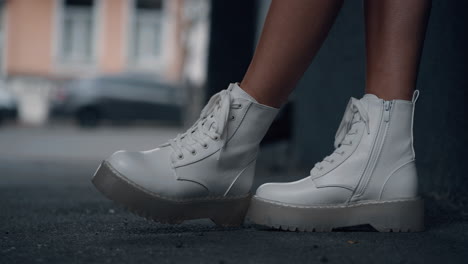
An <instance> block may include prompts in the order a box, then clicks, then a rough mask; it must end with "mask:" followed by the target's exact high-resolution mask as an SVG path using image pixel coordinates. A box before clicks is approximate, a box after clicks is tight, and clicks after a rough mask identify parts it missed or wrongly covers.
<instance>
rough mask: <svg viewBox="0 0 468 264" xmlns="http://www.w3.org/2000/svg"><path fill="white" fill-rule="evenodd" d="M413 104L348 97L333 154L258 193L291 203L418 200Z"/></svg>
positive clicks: (367, 97) (267, 197)
mask: <svg viewBox="0 0 468 264" xmlns="http://www.w3.org/2000/svg"><path fill="white" fill-rule="evenodd" d="M415 94H416V95H417V92H416V93H415ZM415 101H416V98H414V99H413V101H404V100H393V101H384V100H382V99H379V98H378V97H376V96H375V95H372V94H366V95H365V96H364V97H363V98H362V99H360V100H359V101H358V100H356V99H354V98H352V99H351V100H350V103H349V104H348V107H347V109H346V112H345V115H344V117H343V121H342V123H341V124H340V128H339V130H338V132H337V134H336V141H335V147H336V149H335V151H334V152H333V153H332V154H331V155H329V156H327V157H326V158H325V159H324V160H323V161H322V162H319V163H317V164H316V165H315V166H314V168H313V169H312V170H311V172H310V176H308V177H306V178H304V179H302V180H300V181H296V182H291V183H267V184H264V185H262V186H260V188H259V189H258V190H257V194H256V195H257V196H259V197H261V198H263V199H268V200H273V201H277V202H282V203H289V204H294V205H323V204H348V203H354V202H362V201H375V200H393V199H404V198H413V197H415V196H417V173H416V167H415V164H414V158H415V157H414V151H413V142H412V123H413V109H414V104H415Z"/></svg>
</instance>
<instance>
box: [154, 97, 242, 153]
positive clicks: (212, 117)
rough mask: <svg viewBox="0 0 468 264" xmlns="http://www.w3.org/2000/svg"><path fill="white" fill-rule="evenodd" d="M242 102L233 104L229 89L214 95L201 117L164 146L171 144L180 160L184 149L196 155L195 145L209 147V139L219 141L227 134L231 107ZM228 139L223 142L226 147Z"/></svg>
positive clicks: (239, 106)
mask: <svg viewBox="0 0 468 264" xmlns="http://www.w3.org/2000/svg"><path fill="white" fill-rule="evenodd" d="M241 107H242V105H241V104H231V93H230V91H229V90H222V91H221V92H219V93H217V94H215V95H213V96H212V97H211V98H210V100H209V101H208V103H207V104H206V106H205V107H204V108H203V110H202V111H201V114H200V117H199V118H198V119H197V121H195V123H194V124H193V125H192V126H191V127H190V128H189V129H188V130H187V131H186V132H185V133H183V134H178V135H177V136H176V137H175V138H174V139H170V140H169V141H168V143H166V144H164V145H162V146H171V147H172V149H173V150H174V153H175V157H174V156H173V157H172V158H173V160H172V161H174V158H177V159H179V160H181V159H183V158H184V153H183V150H184V149H185V150H187V151H188V152H189V153H191V154H192V155H196V154H197V152H196V149H195V146H196V145H197V144H198V145H200V146H202V147H203V148H205V149H207V148H208V144H209V139H212V140H214V141H219V140H220V139H221V138H222V137H225V135H227V122H228V120H229V113H230V110H231V108H234V109H239V108H241ZM231 119H232V118H231ZM225 143H226V140H224V141H223V143H222V148H223V147H224V145H225Z"/></svg>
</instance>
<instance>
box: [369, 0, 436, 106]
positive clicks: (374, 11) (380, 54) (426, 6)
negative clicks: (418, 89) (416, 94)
mask: <svg viewBox="0 0 468 264" xmlns="http://www.w3.org/2000/svg"><path fill="white" fill-rule="evenodd" d="M364 5H365V16H366V46H367V76H366V92H367V93H372V94H375V95H377V96H378V97H380V98H382V99H385V100H392V99H405V100H409V99H411V96H412V93H413V90H414V87H415V86H416V77H417V73H418V67H419V61H420V57H421V49H422V45H423V41H424V35H425V33H426V26H427V20H428V17H429V10H430V7H431V0H378V1H375V0H365V2H364Z"/></svg>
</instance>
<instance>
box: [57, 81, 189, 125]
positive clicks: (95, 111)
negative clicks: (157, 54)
mask: <svg viewBox="0 0 468 264" xmlns="http://www.w3.org/2000/svg"><path fill="white" fill-rule="evenodd" d="M184 92H185V90H184V89H183V88H182V87H180V86H176V85H173V84H169V83H164V82H161V81H159V80H157V79H155V78H153V77H152V76H149V75H144V74H122V75H110V76H98V77H93V78H83V79H77V80H74V81H70V82H68V83H66V84H64V85H63V86H62V87H61V88H60V89H58V91H57V94H56V96H55V97H56V98H55V100H54V101H53V103H52V114H53V115H59V116H72V117H74V118H76V120H77V121H78V123H79V124H80V125H81V126H87V127H90V126H97V125H98V124H99V122H100V121H101V120H105V119H107V120H162V121H172V122H181V121H182V114H183V110H184V106H185V101H186V98H185V93H184Z"/></svg>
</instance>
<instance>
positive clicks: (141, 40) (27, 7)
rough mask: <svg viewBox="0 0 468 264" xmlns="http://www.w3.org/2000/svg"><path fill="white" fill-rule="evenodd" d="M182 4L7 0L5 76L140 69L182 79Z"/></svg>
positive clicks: (162, 1) (143, 0)
mask: <svg viewBox="0 0 468 264" xmlns="http://www.w3.org/2000/svg"><path fill="white" fill-rule="evenodd" d="M182 6H183V1H182V0H172V1H168V0H37V1H31V0H7V1H5V2H4V4H3V8H2V9H3V10H2V29H3V30H2V42H3V43H2V46H1V47H2V52H1V53H2V62H1V63H2V65H1V66H2V67H1V68H2V72H3V74H4V75H6V76H10V75H38V76H54V77H55V76H76V75H77V74H89V73H116V72H121V71H127V70H131V71H139V70H140V71H149V72H155V73H159V74H166V73H167V74H169V75H170V76H178V75H180V71H181V69H180V67H177V66H175V65H177V64H180V63H179V62H178V60H181V59H182V58H181V54H182V51H181V48H182V45H181V44H180V43H178V41H179V42H180V38H179V37H178V36H177V35H178V34H180V31H181V30H182V29H181V27H182V23H181V19H182V17H181V15H182V13H181V11H180V10H181V9H182ZM163 65H168V66H167V67H163ZM177 71H179V72H177Z"/></svg>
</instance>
